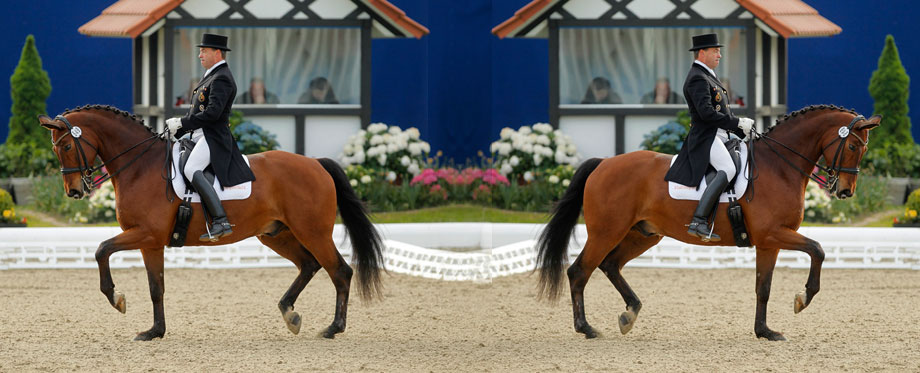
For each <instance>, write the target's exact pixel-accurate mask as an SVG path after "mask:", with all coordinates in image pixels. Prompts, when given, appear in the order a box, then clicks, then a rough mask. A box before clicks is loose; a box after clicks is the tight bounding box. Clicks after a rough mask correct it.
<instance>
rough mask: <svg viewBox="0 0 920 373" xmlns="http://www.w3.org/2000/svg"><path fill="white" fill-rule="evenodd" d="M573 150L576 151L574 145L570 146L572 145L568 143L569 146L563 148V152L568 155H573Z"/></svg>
mask: <svg viewBox="0 0 920 373" xmlns="http://www.w3.org/2000/svg"><path fill="white" fill-rule="evenodd" d="M575 150H577V149H575V144H572V143H569V144H568V145H566V147H565V152H566V153H569V154H575Z"/></svg>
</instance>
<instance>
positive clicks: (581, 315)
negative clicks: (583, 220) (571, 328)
mask: <svg viewBox="0 0 920 373" xmlns="http://www.w3.org/2000/svg"><path fill="white" fill-rule="evenodd" d="M591 233H592V232H590V230H589V232H588V240H587V241H586V242H585V248H584V249H583V250H582V251H581V254H579V255H578V258H576V259H575V261H574V262H573V263H572V265H571V266H569V269H568V271H566V273H567V274H568V276H569V289H570V291H571V293H572V313H573V316H574V318H575V331H576V332H579V333H582V334H584V335H585V338H595V337H597V332H596V331H594V328H592V327H591V325H590V324H588V320H587V318H586V317H585V285H587V284H588V278H590V277H591V273H592V272H594V269H595V268H597V266H598V264H600V263H601V261H602V260H603V259H604V257H606V256H607V253H608V252H610V248H612V247H614V246H615V245H616V242H617V241H619V239H620V238H622V237H616V238H611V237H610V236H609V235H608V236H602V235H599V234H598V235H595V236H594V237H592V236H591Z"/></svg>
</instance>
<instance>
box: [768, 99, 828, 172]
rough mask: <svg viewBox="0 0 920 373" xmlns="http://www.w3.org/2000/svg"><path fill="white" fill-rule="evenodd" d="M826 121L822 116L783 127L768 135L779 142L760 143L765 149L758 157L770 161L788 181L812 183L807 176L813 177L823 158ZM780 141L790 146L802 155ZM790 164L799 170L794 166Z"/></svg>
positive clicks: (804, 119) (772, 166)
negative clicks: (817, 165) (820, 159)
mask: <svg viewBox="0 0 920 373" xmlns="http://www.w3.org/2000/svg"><path fill="white" fill-rule="evenodd" d="M824 120H825V118H824V117H823V115H818V116H813V117H811V118H802V119H799V121H801V122H799V123H785V124H783V126H785V127H783V128H777V129H775V130H774V131H771V133H769V134H768V136H770V137H771V138H772V139H774V140H776V142H774V141H770V140H767V139H762V140H758V142H760V143H761V146H760V149H759V151H758V153H759V154H757V155H760V156H761V157H763V158H762V159H767V160H768V161H767V162H766V163H767V164H769V165H770V166H771V168H773V169H775V170H776V172H778V173H779V174H780V175H781V176H782V177H783V178H784V179H788V180H795V181H797V184H802V185H804V184H805V183H806V182H807V181H808V180H807V179H808V176H807V174H811V171H812V170H813V169H814V166H815V164H814V163H812V162H817V161H818V159H819V158H820V157H821V150H822V147H821V143H820V139H821V138H822V136H823V135H824V132H825V130H826V129H825V128H824V127H825V126H824V125H823V121H824ZM813 121H814V122H813ZM812 122H813V123H812ZM777 142H778V143H781V144H783V145H786V146H788V147H789V148H790V149H792V150H794V151H795V152H797V153H798V154H799V155H801V156H799V155H796V154H795V153H793V152H792V151H790V150H789V149H786V148H785V147H784V146H783V145H779V144H777ZM770 148H772V149H773V150H771V149H770ZM774 150H775V152H774ZM783 158H785V161H784V160H783ZM787 162H788V163H787ZM789 163H791V164H792V165H794V166H795V167H792V166H790V164H789Z"/></svg>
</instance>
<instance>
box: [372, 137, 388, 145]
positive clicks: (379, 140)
mask: <svg viewBox="0 0 920 373" xmlns="http://www.w3.org/2000/svg"><path fill="white" fill-rule="evenodd" d="M384 142H385V140H384V139H383V136H380V135H374V136H371V145H377V144H383V143H384Z"/></svg>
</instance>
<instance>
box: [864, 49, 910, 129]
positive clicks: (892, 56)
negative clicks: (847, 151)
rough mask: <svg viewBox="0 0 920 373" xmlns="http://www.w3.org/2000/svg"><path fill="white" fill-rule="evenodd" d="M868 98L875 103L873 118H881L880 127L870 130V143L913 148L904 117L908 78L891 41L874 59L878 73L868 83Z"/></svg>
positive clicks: (908, 119)
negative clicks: (877, 116) (879, 116)
mask: <svg viewBox="0 0 920 373" xmlns="http://www.w3.org/2000/svg"><path fill="white" fill-rule="evenodd" d="M869 94H870V95H872V98H873V99H874V100H875V109H874V114H875V115H881V116H882V125H881V126H879V127H878V128H876V129H874V130H872V140H873V142H874V143H876V144H882V146H886V147H887V146H888V145H894V144H902V145H904V144H913V142H914V139H913V136H911V134H910V117H908V116H907V109H908V107H907V98H908V95H909V94H910V77H908V76H907V72H906V71H905V70H904V65H902V64H901V58H900V57H899V56H898V47H897V46H895V44H894V37H892V36H891V35H888V36H887V37H886V38H885V48H884V49H882V55H881V57H879V59H878V69H877V70H875V71H874V72H873V73H872V78H871V79H870V80H869Z"/></svg>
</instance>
